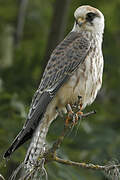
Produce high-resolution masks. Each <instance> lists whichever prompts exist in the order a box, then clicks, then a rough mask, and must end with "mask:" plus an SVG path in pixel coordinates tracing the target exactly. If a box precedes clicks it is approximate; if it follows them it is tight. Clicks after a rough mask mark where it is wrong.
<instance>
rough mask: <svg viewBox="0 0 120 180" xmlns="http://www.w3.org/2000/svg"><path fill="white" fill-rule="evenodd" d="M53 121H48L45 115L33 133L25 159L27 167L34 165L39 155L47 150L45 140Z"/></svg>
mask: <svg viewBox="0 0 120 180" xmlns="http://www.w3.org/2000/svg"><path fill="white" fill-rule="evenodd" d="M51 122H52V120H51V121H48V120H47V119H46V118H45V117H43V119H42V121H40V123H39V125H38V127H37V129H36V131H35V133H34V134H33V138H32V141H31V144H30V146H29V149H28V151H27V154H26V157H25V160H24V162H25V164H26V167H27V169H30V168H31V166H32V165H34V164H36V162H37V160H38V158H39V156H40V155H42V154H43V153H44V152H45V140H46V135H47V132H48V129H49V126H50V124H51Z"/></svg>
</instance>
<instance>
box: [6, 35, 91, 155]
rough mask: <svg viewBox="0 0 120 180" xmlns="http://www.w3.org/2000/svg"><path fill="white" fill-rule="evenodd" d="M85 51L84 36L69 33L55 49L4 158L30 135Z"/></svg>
mask: <svg viewBox="0 0 120 180" xmlns="http://www.w3.org/2000/svg"><path fill="white" fill-rule="evenodd" d="M89 49H90V41H89V40H88V39H87V36H85V35H84V34H83V33H77V32H70V33H69V34H68V36H67V37H66V38H65V39H64V40H63V41H62V42H61V43H60V44H59V45H58V46H57V47H56V49H55V50H54V51H53V53H52V55H51V57H50V60H49V62H48V64H47V66H46V68H45V71H44V74H43V78H42V80H41V83H40V86H39V88H38V90H37V91H36V93H35V95H34V97H33V100H32V103H31V107H30V111H29V114H28V118H27V120H26V122H25V125H24V127H23V129H22V130H21V132H20V133H19V134H18V136H17V137H16V138H15V140H14V141H13V143H12V145H11V147H10V148H9V149H8V151H7V152H6V153H5V155H4V157H7V156H9V155H10V154H11V153H12V152H13V151H15V149H17V148H18V147H19V146H20V145H21V144H23V143H24V142H25V141H26V140H28V139H29V138H30V137H31V136H32V134H33V132H34V130H35V128H36V127H37V125H38V123H39V121H40V119H41V118H42V116H43V115H44V113H45V111H46V108H47V106H48V104H49V103H50V102H51V100H52V99H53V97H54V96H55V94H56V93H57V91H58V90H59V88H60V87H61V86H62V85H63V84H64V83H65V82H66V81H67V80H68V79H69V77H70V76H71V75H72V73H73V72H74V71H75V70H76V69H77V68H78V66H79V65H80V64H81V63H82V62H83V61H84V60H85V58H86V56H87V55H88V52H89Z"/></svg>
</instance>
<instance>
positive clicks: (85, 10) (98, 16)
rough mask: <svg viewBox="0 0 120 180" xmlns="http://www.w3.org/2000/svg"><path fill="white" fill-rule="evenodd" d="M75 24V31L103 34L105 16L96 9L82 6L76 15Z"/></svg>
mask: <svg viewBox="0 0 120 180" xmlns="http://www.w3.org/2000/svg"><path fill="white" fill-rule="evenodd" d="M74 17H75V24H74V27H73V31H77V32H79V31H81V30H85V31H92V32H95V33H103V31H104V16H103V14H102V13H101V12H100V11H99V10H98V9H96V8H93V7H91V6H80V7H79V8H77V9H76V11H75V13H74Z"/></svg>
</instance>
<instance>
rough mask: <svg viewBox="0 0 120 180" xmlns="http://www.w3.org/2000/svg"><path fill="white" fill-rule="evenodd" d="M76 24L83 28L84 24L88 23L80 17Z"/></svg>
mask: <svg viewBox="0 0 120 180" xmlns="http://www.w3.org/2000/svg"><path fill="white" fill-rule="evenodd" d="M76 23H77V24H78V25H79V26H82V25H83V24H85V23H86V19H84V18H82V17H79V18H78V19H77V20H76Z"/></svg>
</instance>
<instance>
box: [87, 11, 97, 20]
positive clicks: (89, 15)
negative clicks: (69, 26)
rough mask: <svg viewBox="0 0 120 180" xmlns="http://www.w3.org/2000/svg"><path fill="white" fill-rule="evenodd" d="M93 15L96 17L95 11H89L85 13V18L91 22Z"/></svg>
mask: <svg viewBox="0 0 120 180" xmlns="http://www.w3.org/2000/svg"><path fill="white" fill-rule="evenodd" d="M95 17H96V14H95V13H93V12H89V13H87V15H86V20H87V21H89V22H91V21H92V20H93V19H94V18H95Z"/></svg>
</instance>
